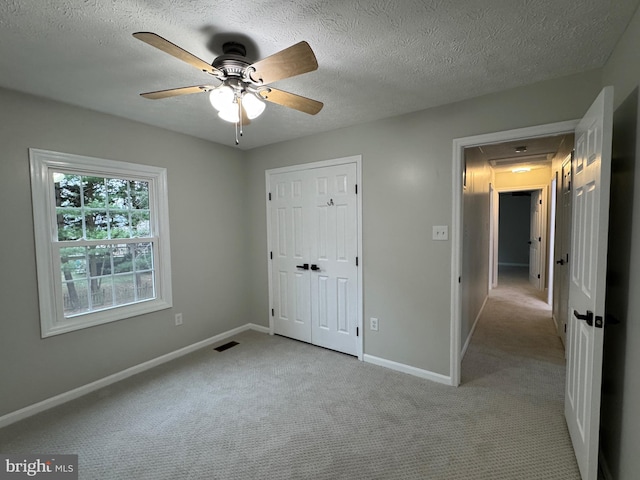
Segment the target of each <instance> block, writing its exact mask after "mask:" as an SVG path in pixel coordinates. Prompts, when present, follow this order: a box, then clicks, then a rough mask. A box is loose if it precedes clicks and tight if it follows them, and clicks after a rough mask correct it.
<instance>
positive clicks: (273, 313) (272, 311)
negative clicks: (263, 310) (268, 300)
mask: <svg viewBox="0 0 640 480" xmlns="http://www.w3.org/2000/svg"><path fill="white" fill-rule="evenodd" d="M271 316H272V317H275V316H276V311H275V310H274V309H273V308H272V309H271Z"/></svg>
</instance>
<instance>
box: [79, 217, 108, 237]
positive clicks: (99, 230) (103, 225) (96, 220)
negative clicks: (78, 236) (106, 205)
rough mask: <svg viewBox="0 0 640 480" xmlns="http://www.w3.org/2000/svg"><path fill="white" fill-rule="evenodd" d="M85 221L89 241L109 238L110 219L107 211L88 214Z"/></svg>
mask: <svg viewBox="0 0 640 480" xmlns="http://www.w3.org/2000/svg"><path fill="white" fill-rule="evenodd" d="M84 221H85V225H86V229H87V240H103V239H105V238H109V217H108V216H107V212H106V211H90V212H86V213H85V216H84Z"/></svg>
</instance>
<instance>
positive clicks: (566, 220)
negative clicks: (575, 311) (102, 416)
mask: <svg viewBox="0 0 640 480" xmlns="http://www.w3.org/2000/svg"><path fill="white" fill-rule="evenodd" d="M558 203H559V208H558V213H559V215H558V216H557V217H556V219H557V220H558V222H557V229H556V235H557V236H558V237H557V238H558V241H557V242H556V244H557V251H556V256H555V262H556V268H555V272H556V275H555V277H556V279H555V282H554V292H553V314H554V316H555V319H556V323H557V325H558V335H559V336H560V339H561V340H562V344H563V345H565V348H566V345H567V338H566V337H567V333H566V332H567V323H568V318H567V317H568V311H569V248H570V245H571V155H568V156H567V158H566V159H565V160H564V162H563V163H562V178H561V179H560V196H559V199H558ZM565 352H566V350H565Z"/></svg>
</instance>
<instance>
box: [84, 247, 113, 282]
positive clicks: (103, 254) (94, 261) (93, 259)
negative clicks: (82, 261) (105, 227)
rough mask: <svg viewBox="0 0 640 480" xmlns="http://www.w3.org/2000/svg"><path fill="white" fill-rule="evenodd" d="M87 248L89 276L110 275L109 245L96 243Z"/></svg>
mask: <svg viewBox="0 0 640 480" xmlns="http://www.w3.org/2000/svg"><path fill="white" fill-rule="evenodd" d="M88 250H89V251H88V257H89V275H90V276H91V277H102V276H105V275H111V247H110V246H108V245H98V246H95V247H88Z"/></svg>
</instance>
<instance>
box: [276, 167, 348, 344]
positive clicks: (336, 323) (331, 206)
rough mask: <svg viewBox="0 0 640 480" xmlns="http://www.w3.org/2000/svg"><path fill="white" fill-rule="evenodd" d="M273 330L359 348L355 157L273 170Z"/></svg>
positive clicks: (310, 340) (304, 338) (309, 340)
mask: <svg viewBox="0 0 640 480" xmlns="http://www.w3.org/2000/svg"><path fill="white" fill-rule="evenodd" d="M269 184H270V187H271V194H272V195H271V197H272V200H271V202H270V203H271V205H270V210H269V211H270V229H271V246H272V255H273V259H272V262H273V263H272V278H271V290H272V303H273V309H274V315H273V316H274V332H275V333H277V334H279V335H284V336H287V337H291V338H295V339H297V340H302V341H305V342H309V343H313V344H314V345H319V346H322V347H326V348H330V349H332V350H337V351H339V352H343V353H348V354H351V355H357V326H358V322H357V316H358V313H357V312H358V307H357V299H358V270H357V269H358V266H357V265H356V262H357V256H358V230H357V228H358V220H357V195H356V164H355V163H348V164H343V165H335V166H329V167H320V168H308V169H304V170H297V171H291V172H286V173H276V174H271V176H270V182H269Z"/></svg>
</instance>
